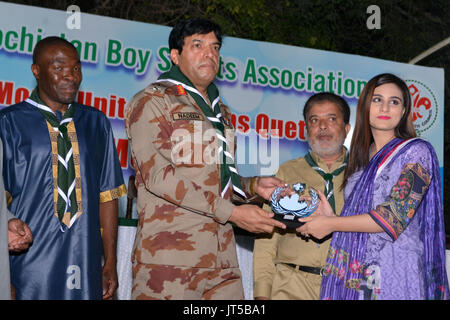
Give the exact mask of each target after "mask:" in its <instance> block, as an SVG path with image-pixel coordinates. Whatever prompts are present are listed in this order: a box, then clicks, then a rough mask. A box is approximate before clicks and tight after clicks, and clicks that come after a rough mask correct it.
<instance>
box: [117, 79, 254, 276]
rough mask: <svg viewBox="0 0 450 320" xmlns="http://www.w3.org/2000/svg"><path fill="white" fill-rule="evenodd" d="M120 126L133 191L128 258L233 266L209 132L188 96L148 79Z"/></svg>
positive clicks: (228, 209) (227, 204)
mask: <svg viewBox="0 0 450 320" xmlns="http://www.w3.org/2000/svg"><path fill="white" fill-rule="evenodd" d="M220 108H221V111H222V116H223V117H224V122H225V127H226V129H227V138H230V139H231V140H234V130H233V127H232V124H231V113H230V111H229V109H228V108H227V107H226V106H225V105H223V104H222V103H220ZM125 127H126V131H127V134H128V138H129V141H130V145H131V152H132V160H133V161H132V162H133V166H134V169H135V172H136V187H137V190H138V193H137V211H138V215H139V223H138V228H137V235H136V240H135V244H134V250H133V257H132V258H133V261H135V260H137V262H138V263H142V264H162V265H176V266H188V267H199V268H230V267H237V266H238V263H237V256H236V245H235V239H234V233H233V228H232V226H231V224H230V223H227V221H228V219H229V218H230V216H231V213H232V211H233V209H234V205H233V204H232V203H231V201H230V199H223V198H221V197H220V190H221V188H220V166H219V163H218V161H215V160H214V159H213V155H214V154H215V153H214V150H215V149H217V145H218V143H217V137H216V131H215V129H214V127H213V126H212V124H211V123H210V122H209V120H208V119H207V118H206V116H205V115H204V114H203V112H202V111H201V109H200V107H198V105H197V104H196V103H195V101H194V99H193V98H192V97H191V96H190V95H189V93H187V92H186V91H184V90H183V88H182V87H181V86H177V85H174V84H172V83H170V82H168V81H164V82H158V83H153V84H151V85H149V86H148V87H146V88H145V89H144V90H142V91H140V92H138V93H137V94H136V95H135V96H134V97H133V99H132V100H131V101H130V103H129V105H128V107H127V118H126V121H125ZM232 142H233V141H232ZM248 182H249V179H246V181H243V188H244V190H248V186H249V183H248Z"/></svg>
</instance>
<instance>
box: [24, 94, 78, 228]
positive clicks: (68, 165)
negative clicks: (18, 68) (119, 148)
mask: <svg viewBox="0 0 450 320" xmlns="http://www.w3.org/2000/svg"><path fill="white" fill-rule="evenodd" d="M26 102H28V103H29V104H31V105H33V106H35V107H37V108H38V110H39V111H40V112H41V114H42V115H43V116H44V117H45V119H46V120H47V121H48V122H49V123H50V125H51V126H52V127H53V130H55V131H56V132H59V135H58V140H57V146H58V178H57V189H58V201H57V205H56V207H57V214H58V219H59V221H60V222H61V224H63V218H64V215H65V214H66V212H67V213H69V215H70V224H69V225H67V227H70V225H71V224H72V222H73V221H74V220H75V219H76V213H77V210H78V205H77V200H76V193H75V185H76V181H75V165H74V161H73V154H72V153H73V151H72V143H71V142H70V138H69V135H68V134H67V125H68V124H69V123H70V122H71V121H72V120H73V115H74V114H75V106H74V105H73V104H71V105H69V107H68V109H67V111H66V112H65V113H64V116H63V117H62V119H61V121H60V120H58V118H57V117H56V115H55V113H54V112H53V110H52V109H50V108H49V107H48V106H47V105H46V104H45V102H43V101H42V100H41V98H40V97H39V93H38V89H37V88H36V89H34V90H33V92H32V93H31V96H30V97H29V98H28V99H27V100H26Z"/></svg>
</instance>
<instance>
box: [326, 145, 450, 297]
mask: <svg viewBox="0 0 450 320" xmlns="http://www.w3.org/2000/svg"><path fill="white" fill-rule="evenodd" d="M419 141H420V142H421V143H423V142H424V140H421V139H412V140H409V141H408V143H406V145H405V144H404V142H405V141H404V140H401V139H397V138H395V139H393V140H391V141H390V142H389V143H388V144H386V145H385V146H384V147H383V148H382V149H381V150H380V151H379V152H378V153H377V154H376V155H375V156H374V157H373V158H372V159H371V161H370V162H369V164H368V165H367V167H366V168H365V169H364V171H363V172H362V174H361V176H360V178H359V180H358V181H357V182H356V184H355V186H354V188H353V191H352V193H351V194H350V196H349V197H348V199H346V201H345V204H344V207H343V209H342V212H341V216H342V217H345V216H353V215H359V214H364V213H367V212H369V211H370V210H371V208H372V200H373V186H374V181H375V177H376V174H377V170H378V169H379V167H380V166H384V165H386V164H387V163H388V162H389V161H393V160H394V161H395V159H396V158H397V157H398V155H399V154H401V153H402V151H403V150H404V149H407V148H409V147H410V146H411V145H413V144H414V143H417V142H419ZM402 144H403V145H402ZM426 145H427V147H428V149H429V150H430V153H431V154H432V158H433V172H431V173H430V175H431V176H432V177H433V179H432V180H431V184H430V185H429V189H428V192H427V193H426V194H425V196H424V198H423V199H422V202H421V204H420V205H419V207H418V208H417V212H416V217H415V218H417V219H422V220H423V223H422V224H421V237H422V241H423V243H424V260H423V262H424V265H425V270H426V272H425V275H424V279H425V281H424V282H425V286H426V298H427V299H448V297H449V289H448V280H447V274H446V270H445V230H444V222H443V209H442V198H441V185H440V170H439V164H438V161H437V157H436V155H435V152H434V149H433V147H432V146H431V145H430V144H429V143H426ZM396 149H398V150H396ZM400 150H401V151H400ZM394 151H395V152H394ZM399 151H400V152H399ZM394 154H395V155H394ZM367 239H368V234H367V233H363V232H335V233H334V234H333V238H332V241H331V245H330V249H329V252H328V256H327V259H326V263H325V267H324V273H323V274H324V275H323V278H322V287H321V299H333V300H356V299H359V296H360V292H359V284H360V283H361V280H362V276H363V272H364V270H365V269H364V265H363V261H364V259H365V253H366V243H367Z"/></svg>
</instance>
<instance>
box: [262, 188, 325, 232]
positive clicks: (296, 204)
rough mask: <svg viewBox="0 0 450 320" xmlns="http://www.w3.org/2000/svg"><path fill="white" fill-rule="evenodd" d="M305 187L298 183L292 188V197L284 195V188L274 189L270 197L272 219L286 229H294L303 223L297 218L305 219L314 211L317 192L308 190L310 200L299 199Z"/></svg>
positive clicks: (316, 205)
mask: <svg viewBox="0 0 450 320" xmlns="http://www.w3.org/2000/svg"><path fill="white" fill-rule="evenodd" d="M305 187H306V186H305V185H304V184H302V183H300V182H298V183H296V184H294V185H293V186H292V189H293V190H294V191H295V193H294V194H292V195H285V191H286V187H279V188H276V189H275V191H274V192H273V193H272V196H271V197H270V206H271V207H272V211H273V212H274V213H275V215H274V219H276V220H278V221H281V222H282V223H284V224H285V225H286V227H287V228H288V229H296V228H298V227H300V226H301V225H302V224H303V223H302V222H300V221H298V218H305V217H307V216H309V215H311V214H312V213H313V212H314V211H316V209H317V207H318V205H319V204H318V202H319V196H318V195H317V192H316V191H315V190H314V189H312V188H309V190H308V191H309V195H310V198H311V200H310V201H307V200H304V199H300V197H301V195H302V194H305V191H306V190H305Z"/></svg>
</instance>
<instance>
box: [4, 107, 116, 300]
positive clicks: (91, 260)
mask: <svg viewBox="0 0 450 320" xmlns="http://www.w3.org/2000/svg"><path fill="white" fill-rule="evenodd" d="M75 106H76V110H75V115H74V117H73V121H74V124H75V129H76V136H77V139H78V146H79V164H80V171H81V198H82V213H81V215H80V216H79V217H78V219H77V220H76V221H75V223H74V224H73V225H72V227H71V228H63V227H62V224H61V222H60V221H59V220H58V218H57V217H56V216H55V211H54V179H53V172H52V147H51V141H50V136H49V129H48V127H47V122H46V120H45V118H44V116H43V115H42V114H41V113H40V112H39V110H38V109H37V108H36V107H34V106H32V105H31V104H29V103H27V102H21V103H19V104H16V105H13V106H10V107H6V108H4V109H2V110H1V111H0V138H1V139H2V141H3V145H4V150H3V160H4V161H3V177H4V182H5V189H6V191H7V192H9V194H10V195H11V197H12V202H11V204H10V207H9V209H10V211H11V212H12V213H13V214H14V215H15V216H16V217H17V218H20V219H22V220H23V221H25V222H26V223H27V224H28V225H29V227H30V229H31V230H32V233H33V237H34V241H33V244H32V245H31V247H30V248H29V249H28V251H27V252H26V253H23V254H20V255H16V256H13V257H11V259H10V266H11V271H12V272H11V282H12V284H13V286H14V287H15V290H16V298H17V299H101V298H102V265H101V263H102V262H101V260H102V254H103V246H102V240H101V231H100V217H99V205H100V197H101V195H103V194H104V193H105V192H107V193H108V192H109V191H113V192H112V193H113V194H115V196H114V197H113V199H114V198H117V197H119V196H121V195H123V194H124V192H123V190H124V185H123V177H122V171H121V168H120V163H119V159H118V155H117V151H116V148H115V143H114V138H113V132H112V129H111V125H110V123H109V121H108V119H107V118H106V117H105V116H104V114H103V113H101V112H100V111H98V110H96V109H94V108H92V107H87V106H83V105H80V104H75ZM53 161H55V160H53ZM77 201H79V199H77Z"/></svg>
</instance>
